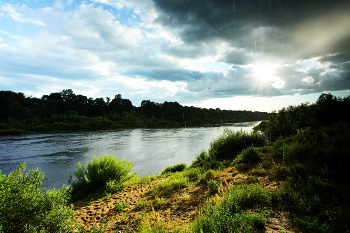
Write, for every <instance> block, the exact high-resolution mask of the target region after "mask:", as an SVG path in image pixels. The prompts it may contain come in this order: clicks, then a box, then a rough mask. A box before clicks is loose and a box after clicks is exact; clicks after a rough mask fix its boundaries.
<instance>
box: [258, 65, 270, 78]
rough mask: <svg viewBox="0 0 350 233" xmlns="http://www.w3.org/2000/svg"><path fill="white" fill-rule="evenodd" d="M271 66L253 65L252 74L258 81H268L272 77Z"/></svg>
mask: <svg viewBox="0 0 350 233" xmlns="http://www.w3.org/2000/svg"><path fill="white" fill-rule="evenodd" d="M272 75H273V67H272V66H271V65H256V66H254V76H255V77H256V78H257V79H258V80H260V81H268V80H269V79H271V78H272Z"/></svg>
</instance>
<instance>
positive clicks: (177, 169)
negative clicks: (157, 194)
mask: <svg viewBox="0 0 350 233" xmlns="http://www.w3.org/2000/svg"><path fill="white" fill-rule="evenodd" d="M186 168H187V165H186V164H185V163H180V164H177V165H174V166H170V167H167V168H165V169H164V170H163V171H162V172H161V175H164V174H166V173H173V172H182V171H183V170H185V169H186Z"/></svg>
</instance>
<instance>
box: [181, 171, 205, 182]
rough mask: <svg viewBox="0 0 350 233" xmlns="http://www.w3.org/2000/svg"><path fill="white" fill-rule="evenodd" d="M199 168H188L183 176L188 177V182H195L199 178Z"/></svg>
mask: <svg viewBox="0 0 350 233" xmlns="http://www.w3.org/2000/svg"><path fill="white" fill-rule="evenodd" d="M201 173H202V172H201V170H200V168H190V169H187V170H186V171H185V176H187V177H188V179H189V180H190V181H196V180H198V179H199V177H200V176H201Z"/></svg>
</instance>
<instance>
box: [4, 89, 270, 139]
mask: <svg viewBox="0 0 350 233" xmlns="http://www.w3.org/2000/svg"><path fill="white" fill-rule="evenodd" d="M268 116H269V113H267V112H257V111H244V110H243V111H242V110H235V111H233V110H220V109H219V108H216V109H205V108H197V107H193V106H191V107H188V106H182V105H180V104H179V103H178V102H167V101H165V102H164V103H155V102H153V101H150V100H143V101H142V102H141V105H140V107H135V106H134V105H133V103H132V102H131V101H130V100H129V99H123V98H122V96H121V94H117V95H115V97H114V98H113V99H111V98H109V97H107V98H102V97H101V98H95V99H93V98H91V97H90V98H88V97H87V96H84V95H80V94H75V93H74V92H73V90H72V89H65V90H62V91H61V92H57V93H51V94H48V95H43V96H42V98H35V97H26V96H25V94H24V93H21V92H13V91H0V135H10V134H27V133H46V132H65V131H85V130H109V129H120V128H136V127H147V128H151V127H185V126H186V127H196V126H211V125H217V124H225V123H234V122H244V121H260V120H265V119H267V118H268Z"/></svg>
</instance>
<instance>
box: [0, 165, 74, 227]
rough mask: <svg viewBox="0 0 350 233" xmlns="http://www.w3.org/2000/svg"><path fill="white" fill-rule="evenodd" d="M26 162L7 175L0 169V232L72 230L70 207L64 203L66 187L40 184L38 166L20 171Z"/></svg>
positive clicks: (40, 177)
mask: <svg viewBox="0 0 350 233" xmlns="http://www.w3.org/2000/svg"><path fill="white" fill-rule="evenodd" d="M25 169H26V164H20V165H19V167H18V169H17V170H14V171H12V172H11V173H10V174H8V175H3V174H1V171H0V187H1V188H0V226H1V232H74V231H75V230H76V225H75V222H74V219H73V215H74V212H73V208H72V207H71V206H68V205H67V201H68V199H69V188H68V187H66V186H64V187H62V188H61V189H50V190H47V191H45V190H44V189H43V187H42V185H43V180H44V179H45V175H44V173H43V172H41V171H40V170H39V169H32V170H29V171H28V172H27V173H24V170H25Z"/></svg>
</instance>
